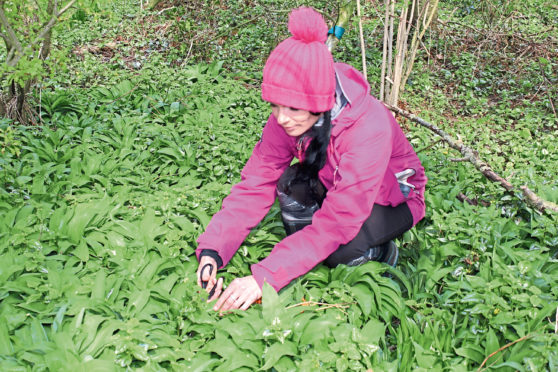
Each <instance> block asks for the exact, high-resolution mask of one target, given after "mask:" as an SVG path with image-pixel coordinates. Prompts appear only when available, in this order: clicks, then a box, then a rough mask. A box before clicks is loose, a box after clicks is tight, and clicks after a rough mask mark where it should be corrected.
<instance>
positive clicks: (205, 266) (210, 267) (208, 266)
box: [200, 263, 217, 298]
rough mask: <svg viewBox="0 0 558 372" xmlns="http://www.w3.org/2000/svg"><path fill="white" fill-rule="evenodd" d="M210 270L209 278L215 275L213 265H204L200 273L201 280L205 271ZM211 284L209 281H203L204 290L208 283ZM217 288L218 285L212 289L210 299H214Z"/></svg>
mask: <svg viewBox="0 0 558 372" xmlns="http://www.w3.org/2000/svg"><path fill="white" fill-rule="evenodd" d="M207 268H209V276H211V274H212V273H213V265H212V264H210V263H207V264H205V265H203V267H202V269H201V272H200V278H203V272H204V271H205V269H207ZM208 282H209V280H202V281H201V285H202V288H203V289H205V288H207V283H208ZM216 287H217V285H214V286H213V288H211V291H209V297H208V298H211V297H213V295H214V294H215V288H216Z"/></svg>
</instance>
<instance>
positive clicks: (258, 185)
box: [196, 8, 426, 311]
mask: <svg viewBox="0 0 558 372" xmlns="http://www.w3.org/2000/svg"><path fill="white" fill-rule="evenodd" d="M289 31H290V32H291V34H292V36H291V37H289V38H287V39H286V40H284V41H283V42H281V43H280V44H279V45H278V46H277V47H276V48H275V49H274V50H273V51H272V53H271V54H270V56H269V58H268V60H267V62H266V64H265V67H264V73H263V84H262V98H263V99H264V100H265V101H268V102H269V103H270V105H271V115H270V117H269V119H268V121H267V124H266V126H265V128H264V129H263V134H262V138H261V139H260V141H259V142H258V144H256V146H255V148H254V151H253V153H252V156H251V157H250V159H249V160H248V162H247V163H246V166H245V167H244V169H243V170H242V174H241V181H240V183H238V184H237V185H235V186H234V187H233V188H232V190H231V193H230V195H229V196H228V197H227V198H225V200H224V201H223V206H222V209H221V210H220V211H219V212H218V213H217V214H215V216H213V218H212V220H211V222H210V224H209V225H208V227H207V229H206V231H205V232H204V233H203V234H202V235H201V236H200V237H199V238H198V244H199V245H198V248H197V250H196V254H197V256H198V259H199V262H200V263H199V267H198V272H197V274H198V284H199V285H202V286H204V287H206V288H207V290H208V291H210V292H211V294H210V297H211V299H215V298H218V301H217V302H216V304H215V306H214V309H215V310H221V311H227V310H230V309H243V310H245V309H247V308H248V307H249V306H250V305H251V304H252V303H254V302H255V301H257V300H258V299H259V298H261V295H262V290H261V288H262V286H263V283H264V282H267V283H269V284H270V285H271V286H272V287H274V288H275V289H276V290H280V289H281V288H283V287H284V286H285V285H287V284H288V283H289V282H290V281H292V280H293V279H295V278H297V277H298V276H300V275H303V274H305V273H307V272H308V271H310V270H311V269H312V268H313V267H314V266H315V265H317V264H318V263H320V262H322V261H324V262H325V263H326V264H327V265H329V266H335V265H337V264H347V265H358V264H360V263H363V262H366V261H369V260H377V261H383V262H386V263H388V264H391V265H395V263H396V261H397V256H398V251H397V247H395V245H394V244H393V242H392V241H391V240H392V239H394V238H395V237H397V236H399V235H401V234H402V233H403V232H405V231H407V230H408V229H410V228H411V227H412V226H414V225H415V224H416V223H417V222H418V221H419V220H420V219H422V218H423V217H424V209H425V208H424V187H425V184H426V176H425V174H424V169H423V167H422V166H421V164H420V161H419V159H418V157H417V155H416V153H415V152H414V151H413V149H412V147H411V145H410V144H409V142H408V141H407V139H406V138H405V135H404V134H403V132H402V131H401V129H400V127H399V125H398V124H397V122H396V121H395V120H394V118H393V116H392V115H391V113H390V112H389V111H388V110H387V109H386V108H385V106H384V105H383V104H382V103H381V102H379V101H378V100H376V99H375V98H373V97H372V96H370V94H369V92H370V87H369V86H368V84H367V82H366V80H365V79H364V77H363V76H362V75H361V74H360V73H359V72H358V71H357V70H355V69H354V68H352V67H351V66H349V65H346V64H342V63H334V62H333V58H332V56H331V53H330V52H329V51H328V49H327V47H326V46H325V44H324V42H325V40H326V37H327V31H328V30H327V26H326V24H325V22H324V20H323V18H322V17H321V15H320V14H318V13H317V12H316V11H314V10H313V9H311V8H299V9H296V10H294V11H293V12H292V13H291V14H290V17H289ZM294 157H297V158H298V159H299V160H300V162H299V163H297V164H295V165H292V166H290V164H291V163H292V160H293V158H294ZM276 194H277V195H278V197H279V204H280V207H281V212H282V217H283V222H284V225H285V229H286V231H287V237H286V238H285V239H283V240H282V241H281V242H279V243H278V244H277V245H276V246H275V247H274V248H273V250H272V252H271V253H270V255H269V256H268V257H267V258H265V259H264V260H262V261H261V262H259V263H257V264H254V265H252V266H251V271H252V275H250V276H247V277H244V278H237V279H235V280H233V281H232V283H231V284H230V285H229V286H228V287H227V288H226V290H225V291H224V292H223V282H222V278H221V279H219V280H217V279H216V271H217V268H221V267H223V266H225V265H226V264H227V263H228V262H229V260H230V259H231V257H232V256H233V254H234V253H235V252H236V251H237V249H238V247H239V246H240V244H241V243H242V242H243V241H244V239H245V238H246V236H247V235H248V233H249V232H250V229H251V228H253V227H254V226H256V225H257V224H258V223H259V222H260V221H261V219H262V218H263V217H264V216H265V214H266V213H267V212H268V210H269V208H270V207H271V205H272V204H273V202H274V200H275V196H276ZM213 292H214V293H213Z"/></svg>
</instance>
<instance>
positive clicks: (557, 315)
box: [554, 307, 558, 333]
mask: <svg viewBox="0 0 558 372" xmlns="http://www.w3.org/2000/svg"><path fill="white" fill-rule="evenodd" d="M555 318H556V319H555V320H556V324H555V325H554V333H558V307H556V316H555Z"/></svg>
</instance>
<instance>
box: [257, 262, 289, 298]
mask: <svg viewBox="0 0 558 372" xmlns="http://www.w3.org/2000/svg"><path fill="white" fill-rule="evenodd" d="M250 269H251V271H252V276H253V277H254V279H255V280H256V282H257V283H258V285H259V286H260V288H262V289H263V285H264V283H267V284H269V285H271V286H272V287H273V289H275V290H276V291H277V292H279V290H280V289H281V288H282V287H280V286H279V285H278V283H276V282H275V280H274V278H273V276H272V275H271V273H270V272H269V271H268V270H267V269H265V268H264V267H262V266H261V265H260V264H259V263H256V264H253V265H252V266H250Z"/></svg>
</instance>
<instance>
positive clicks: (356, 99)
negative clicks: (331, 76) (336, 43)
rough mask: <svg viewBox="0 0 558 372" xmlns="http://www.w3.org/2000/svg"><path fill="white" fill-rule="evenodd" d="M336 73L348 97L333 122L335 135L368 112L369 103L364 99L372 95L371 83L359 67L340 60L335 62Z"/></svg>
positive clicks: (342, 89)
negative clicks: (365, 102)
mask: <svg viewBox="0 0 558 372" xmlns="http://www.w3.org/2000/svg"><path fill="white" fill-rule="evenodd" d="M335 73H336V76H337V83H338V84H339V87H340V88H341V91H342V92H343V95H344V96H345V98H346V99H347V105H346V106H345V107H344V108H343V110H342V111H341V112H340V114H339V116H338V117H337V118H335V120H334V122H333V123H332V124H333V129H332V133H331V134H332V135H334V136H335V135H337V134H338V133H339V132H341V131H342V130H343V129H344V128H345V127H348V126H350V125H351V124H352V123H354V122H355V121H356V120H357V119H358V118H359V117H360V116H362V115H363V114H364V113H365V112H366V110H367V106H368V105H365V104H363V103H364V102H363V101H365V100H367V99H368V97H370V85H369V84H368V82H367V81H366V79H365V78H364V76H363V75H362V74H361V73H360V72H359V71H358V70H357V69H355V68H354V67H352V66H350V65H348V64H346V63H339V62H338V63H335Z"/></svg>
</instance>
